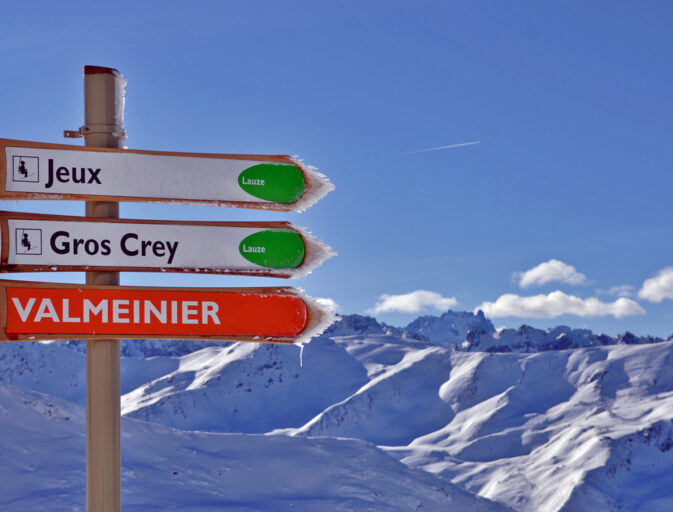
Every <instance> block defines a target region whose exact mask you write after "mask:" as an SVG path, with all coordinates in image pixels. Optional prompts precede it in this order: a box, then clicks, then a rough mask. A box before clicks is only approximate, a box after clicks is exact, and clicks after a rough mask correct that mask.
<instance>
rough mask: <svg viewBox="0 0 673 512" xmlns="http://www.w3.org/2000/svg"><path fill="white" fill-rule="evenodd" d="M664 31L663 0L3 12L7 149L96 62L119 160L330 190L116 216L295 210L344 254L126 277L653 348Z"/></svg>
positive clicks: (661, 219) (669, 243) (44, 123)
mask: <svg viewBox="0 0 673 512" xmlns="http://www.w3.org/2000/svg"><path fill="white" fill-rule="evenodd" d="M92 4H94V5H92ZM671 34H673V5H672V4H670V3H669V2H665V1H651V2H642V3H636V2H622V1H612V2H607V1H600V2H599V1H595V2H593V1H592V2H585V1H574V2H563V3H560V2H559V3H552V2H538V1H521V2H497V1H489V2H485V1H470V2H458V1H430V0H415V1H411V0H409V1H388V2H385V3H384V2H379V1H369V0H361V1H288V2H271V1H218V2H215V1H212V2H193V3H186V2H172V1H162V2H129V1H118V2H115V3H114V9H113V10H110V9H106V8H104V6H103V3H102V2H101V3H94V2H67V3H58V4H55V3H53V2H41V1H39V2H30V3H19V2H11V3H10V2H5V3H3V4H2V7H0V48H2V55H3V59H4V70H5V73H4V80H3V84H2V92H3V94H2V98H3V100H2V108H0V111H1V112H2V113H3V115H2V116H1V118H0V126H1V127H2V129H1V130H0V137H5V138H15V139H24V140H36V141H44V142H66V141H64V140H63V138H62V135H61V134H62V131H63V130H64V129H77V128H78V127H79V126H81V124H82V123H83V119H82V117H83V111H82V110H83V109H82V101H83V100H82V75H81V72H82V66H83V65H85V64H89V65H100V66H110V67H115V68H117V69H119V70H120V71H121V72H122V74H123V75H124V76H125V77H126V78H127V80H128V86H127V95H126V105H127V108H126V129H127V132H128V140H127V145H128V147H130V148H135V149H151V150H170V151H188V152H214V153H269V154H277V153H283V154H290V155H299V156H301V157H302V158H303V159H304V160H305V161H306V162H307V163H309V164H311V165H315V166H317V167H318V168H319V169H320V170H321V171H322V172H324V173H325V174H326V175H327V176H328V177H329V178H330V179H331V180H332V181H333V183H334V184H335V185H336V190H335V191H334V192H332V193H331V194H329V195H328V196H327V197H326V198H325V199H323V200H322V201H320V202H319V203H318V204H317V205H315V206H313V207H312V208H310V209H309V210H308V211H306V212H304V213H301V214H283V213H268V212H262V213H260V212H250V211H239V210H233V209H218V208H209V207H191V206H166V205H144V204H128V203H125V204H122V207H121V215H122V216H123V217H127V218H173V219H194V220H248V219H249V220H258V219H266V220H289V221H291V222H293V223H295V224H297V225H299V226H303V227H306V228H308V229H309V230H310V231H311V232H312V233H313V234H314V235H315V236H317V237H318V238H320V239H321V240H323V241H325V242H327V243H329V244H330V245H332V246H333V247H334V249H335V250H337V251H338V252H339V256H338V257H336V258H334V259H332V260H329V261H328V262H326V263H325V264H324V265H323V266H322V267H321V268H319V269H317V270H316V271H314V273H313V274H312V275H311V276H309V277H306V278H303V279H301V280H293V281H292V282H287V281H281V280H272V279H262V278H237V277H227V276H175V275H165V274H159V275H153V274H131V273H126V274H123V276H122V282H123V283H124V284H147V285H167V286H169V285H185V286H190V285H191V286H264V285H276V284H284V285H288V284H289V285H293V286H298V287H302V288H304V289H305V290H306V291H307V292H308V293H309V294H311V295H313V296H316V297H330V298H332V299H333V300H334V301H335V302H336V303H337V304H338V305H339V312H341V313H366V312H370V313H371V312H376V316H377V318H379V319H380V320H383V321H386V322H388V323H392V324H394V325H404V324H406V323H407V322H409V321H411V320H412V319H413V318H415V317H416V316H417V315H418V314H439V313H441V312H442V310H445V309H446V308H448V307H452V308H454V309H458V310H473V309H474V308H476V307H479V306H482V307H484V308H486V310H487V315H488V314H489V312H490V316H491V318H492V320H493V322H494V324H495V325H496V326H502V325H505V326H518V325H520V324H522V323H528V324H532V325H535V326H538V327H548V326H552V325H557V324H567V325H572V326H577V327H581V326H586V327H590V328H592V329H595V330H598V331H602V332H607V333H612V334H613V333H618V332H624V331H625V330H631V331H633V332H636V333H638V334H654V335H661V336H668V335H670V334H671V333H673V314H671V307H672V305H673V271H671V272H669V271H667V270H666V269H667V268H669V267H670V266H673V237H672V235H673V229H672V227H673V220H672V219H671V211H672V210H673V208H672V207H671V190H672V185H673V178H672V173H671V171H672V170H673V169H672V165H671V163H672V162H673V144H671V141H672V140H673V137H672V136H673V87H671V83H673V80H672V79H673V67H671V65H670V63H671V62H672V59H673V37H672V36H671ZM467 142H478V144H471V145H465V146H458V147H453V148H446V149H437V150H432V151H419V150H424V149H428V148H437V147H443V146H451V145H457V144H463V143H467ZM3 207H4V208H5V209H20V210H24V211H39V212H48V213H64V214H65V213H67V214H82V213H83V205H82V204H80V203H65V202H59V203H56V202H21V203H19V204H16V205H15V204H7V205H5V206H3ZM540 265H542V266H540ZM528 271H531V272H530V273H527V272H528ZM24 277H27V276H24ZM30 277H31V279H33V278H34V279H43V280H49V279H56V278H58V277H59V276H55V275H54V274H48V275H39V276H38V275H31V276H30ZM60 278H61V279H62V280H74V279H77V280H81V279H82V277H81V276H80V275H70V274H68V275H62V276H60ZM524 278H525V279H524ZM522 279H524V281H523V283H522ZM648 279H649V280H650V281H648V285H647V286H645V287H644V283H645V282H646V280H648ZM522 284H527V286H522ZM615 287H619V288H615ZM421 291H423V293H420V292H421ZM414 292H416V293H414ZM620 294H621V295H622V297H619V295H620ZM383 295H386V296H388V298H385V297H383V298H382V296H383Z"/></svg>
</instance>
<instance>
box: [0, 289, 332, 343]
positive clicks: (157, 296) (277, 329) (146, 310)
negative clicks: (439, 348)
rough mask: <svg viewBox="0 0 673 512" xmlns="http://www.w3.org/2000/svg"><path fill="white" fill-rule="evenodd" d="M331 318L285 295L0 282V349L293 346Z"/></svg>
mask: <svg viewBox="0 0 673 512" xmlns="http://www.w3.org/2000/svg"><path fill="white" fill-rule="evenodd" d="M332 317H333V315H332V314H331V313H330V312H329V311H327V310H325V309H323V308H322V307H321V306H320V305H318V304H317V303H316V302H315V301H313V300H312V299H310V298H309V297H306V296H305V295H303V294H302V293H301V292H299V291H297V290H294V289H292V288H189V289H187V288H155V287H136V286H89V285H72V284H68V285H64V284H56V283H35V282H21V281H0V341H23V340H51V339H73V338H75V339H105V338H109V337H110V336H114V337H115V338H127V339H137V338H153V339H171V340H175V339H211V340H222V341H255V342H272V343H297V342H302V341H307V340H308V339H310V338H311V336H314V335H316V334H318V333H320V332H321V331H322V329H324V328H325V327H326V326H327V325H329V324H330V323H331V322H332Z"/></svg>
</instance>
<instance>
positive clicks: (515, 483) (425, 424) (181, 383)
mask: <svg viewBox="0 0 673 512" xmlns="http://www.w3.org/2000/svg"><path fill="white" fill-rule="evenodd" d="M486 322H488V320H486V319H482V317H481V316H480V315H478V314H477V315H473V314H472V313H463V314H457V313H455V312H449V313H447V314H445V315H442V316H441V317H422V318H421V319H419V320H418V321H417V322H412V323H411V324H409V326H407V327H406V328H404V329H397V328H394V327H390V326H387V325H385V324H380V323H379V322H377V321H376V320H375V319H374V318H371V317H362V316H358V315H350V316H345V317H344V318H343V319H342V320H341V321H340V322H337V323H335V324H334V325H333V326H332V327H330V329H328V331H327V332H326V333H325V334H324V335H323V336H322V337H320V338H318V339H315V340H314V341H313V342H312V343H310V344H309V345H307V346H306V348H305V350H304V353H303V365H302V364H301V360H300V353H299V349H298V348H297V347H293V346H277V345H264V344H222V343H216V344H190V343H188V344H182V343H175V344H173V343H171V342H161V344H156V343H154V342H151V343H147V344H145V342H142V341H138V342H133V344H130V345H128V346H127V348H126V349H125V354H126V355H127V357H124V358H123V359H122V375H123V379H122V388H123V393H124V396H123V411H124V413H125V414H126V417H127V418H139V419H144V420H147V421H151V422H155V423H161V424H162V425H164V427H174V428H180V429H184V430H201V431H204V432H203V433H195V432H182V433H180V432H177V431H171V430H168V429H165V428H164V427H159V426H157V425H154V426H152V425H149V424H142V423H138V422H135V421H129V422H128V423H125V425H127V424H128V425H143V428H147V429H150V430H152V432H154V434H152V435H153V436H155V437H156V438H157V439H163V442H165V443H166V445H167V446H175V450H178V451H179V450H180V448H179V447H178V443H181V442H185V443H187V445H190V443H191V444H194V445H198V448H197V449H196V451H197V453H200V450H201V448H202V447H203V449H204V451H207V449H206V448H205V444H204V445H201V444H199V443H201V442H203V443H206V441H200V440H201V437H200V436H202V435H203V436H205V437H204V439H211V437H208V436H214V434H212V432H244V433H248V434H252V433H273V434H275V435H269V436H265V437H259V436H253V437H251V438H250V439H283V440H285V441H287V442H288V443H293V442H297V443H300V444H298V445H297V446H301V447H306V446H309V445H310V446H313V445H311V444H310V443H313V442H314V441H316V442H317V439H316V438H315V437H314V436H327V437H328V438H352V439H360V440H363V441H365V442H369V443H373V444H376V445H380V446H381V447H383V449H384V451H385V453H387V454H388V455H390V456H392V457H394V458H396V459H398V460H399V461H402V462H403V463H404V464H406V465H407V466H411V467H414V468H418V469H422V470H425V471H427V472H429V473H434V474H436V475H438V476H440V477H441V478H443V479H445V481H450V482H451V483H453V484H455V485H458V486H460V487H461V488H463V489H464V490H465V491H468V492H470V493H474V494H478V495H480V496H483V497H485V498H489V499H492V500H496V501H498V502H500V503H502V504H504V505H506V506H509V507H511V508H512V509H514V510H521V511H549V512H552V511H554V512H555V511H570V510H572V511H584V510H638V508H637V506H636V505H635V504H640V505H638V506H640V507H641V508H640V510H655V511H656V510H673V491H669V489H673V486H669V485H668V483H669V481H670V478H669V476H668V474H669V473H671V469H672V468H671V467H670V466H671V465H672V464H673V463H672V462H671V460H673V455H671V454H673V450H670V446H669V444H670V445H673V432H672V431H671V422H672V421H673V341H666V342H663V341H661V340H659V339H654V338H648V337H638V336H635V335H632V334H630V333H626V334H624V335H621V336H615V337H610V336H603V335H598V334H594V333H592V332H591V331H588V330H583V329H572V328H570V327H564V326H559V327H555V328H551V329H547V330H541V329H534V328H531V327H528V326H522V327H520V328H518V329H504V330H497V331H496V330H494V329H492V326H491V327H490V328H489V327H488V324H486ZM489 324H490V322H489ZM442 325H444V327H442ZM480 325H481V326H480ZM447 326H452V327H450V328H451V329H455V330H456V331H457V332H458V334H457V335H456V334H455V333H454V332H453V331H450V334H449V335H447V336H448V337H447V336H442V334H441V331H442V329H444V328H446V327H447ZM462 333H466V334H465V338H466V341H464V342H460V341H456V340H457V338H459V337H460V336H462ZM447 340H448V341H447ZM81 350H82V346H81V344H77V343H62V342H59V343H52V344H39V343H25V344H18V343H16V344H15V343H12V344H4V345H3V346H2V347H0V382H4V383H7V384H12V385H15V386H20V387H21V388H22V389H25V390H34V391H38V392H43V393H49V394H50V395H52V396H51V397H49V398H48V399H49V400H56V398H55V397H59V398H64V399H67V400H70V401H72V402H75V403H78V404H82V403H83V389H82V388H83V385H84V357H83V354H82V352H81ZM3 406H4V405H3V403H2V402H1V401H0V407H3ZM17 407H19V405H17ZM22 407H28V408H29V407H30V405H28V404H27V403H26V404H23V406H22ZM64 407H65V405H64ZM68 407H74V406H72V404H70V405H68ZM1 410H2V409H0V414H2V412H1ZM74 410H79V409H77V408H76V407H75V409H74ZM64 414H65V413H64ZM68 414H70V413H68ZM72 414H73V415H74V412H73V413H72ZM31 421H33V420H31ZM64 424H65V423H64ZM7 428H8V429H10V431H11V429H12V428H17V429H18V428H19V427H18V426H11V425H10V426H9V427H7ZM129 428H131V427H129ZM133 428H135V427H133ZM138 428H140V427H138ZM0 430H2V428H0ZM66 430H67V429H66ZM66 430H64V431H63V434H62V438H63V439H69V438H68V435H69V434H67V432H66ZM163 432H172V433H174V434H175V435H176V436H178V437H176V438H170V439H174V440H173V441H171V440H169V439H168V438H165V439H164V438H162V437H161V436H162V435H163V434H160V433H163ZM209 432H210V433H209ZM8 435H14V434H11V432H10V433H9V434H8ZM36 435H37V434H36ZM40 435H41V434H40ZM148 435H149V434H148ZM166 435H168V434H166ZM183 435H184V436H186V437H180V436H183ZM190 436H191V437H190ZM288 436H289V438H288ZM15 437H16V438H19V437H20V435H19V434H16V435H15ZM141 437H142V436H141ZM224 438H227V436H224ZM195 439H198V440H199V441H195ZM212 439H220V437H218V436H215V437H213V438H212ZM241 439H248V437H245V436H242V437H241ZM288 439H289V440H288ZM325 439H326V438H323V441H324V440H325ZM285 441H283V442H285ZM68 442H69V441H68ZM73 442H74V441H73ZM145 442H149V441H145ZM240 442H241V443H243V444H242V446H244V447H248V448H249V449H250V450H253V448H252V446H253V443H252V442H251V443H250V444H246V441H242V440H241V441H240ZM255 442H256V441H255ZM277 442H278V443H281V441H277ZM325 442H326V441H325ZM330 442H331V441H330ZM335 442H336V441H335ZM341 442H345V441H341ZM349 442H350V441H349ZM171 443H174V444H171ZM301 443H309V445H305V444H301ZM66 444H67V443H66ZM360 444H361V445H362V446H366V447H368V449H373V448H372V447H371V445H369V444H366V443H365V444H362V443H360ZM64 446H65V445H64ZM278 446H281V445H278ZM282 446H284V447H285V448H288V449H292V450H295V449H298V448H295V445H292V444H288V445H282ZM339 446H346V445H339ZM348 446H351V445H348ZM358 446H359V445H358ZM290 447H291V448H290ZM285 448H283V449H285ZM0 449H2V447H1V446H0ZM64 449H65V448H64ZM139 449H140V447H139ZM302 449H303V448H302ZM342 449H343V450H345V451H346V452H347V451H348V450H350V448H339V450H342ZM73 450H74V448H73ZM278 450H279V453H280V448H278ZM299 450H300V451H301V449H299ZM307 450H308V448H307ZM309 451H310V450H309ZM10 452H11V450H10ZM215 452H216V453H220V452H217V450H215ZM11 453H13V455H12V456H11V460H14V458H15V457H17V456H18V452H16V453H14V452H11ZM73 453H74V452H73ZM376 453H378V454H379V455H377V456H380V454H381V452H379V451H377V452H376ZM147 455H148V457H150V455H151V454H149V453H148V454H147ZM286 455H287V454H286ZM351 455H352V454H351ZM330 456H332V455H330ZM352 456H353V457H355V455H352ZM0 457H1V455H0ZM162 457H164V456H163V455H162ZM367 457H368V456H367ZM6 460H8V461H10V462H9V463H12V464H13V462H11V460H10V459H6ZM162 460H163V463H164V464H165V463H167V459H166V458H165V457H164V458H163V459H162ZM376 460H378V459H376ZM393 462H395V461H393ZM268 463H269V462H268V461H267V464H268ZM366 463H367V464H370V463H371V464H374V463H376V464H379V465H380V464H382V463H381V462H380V461H378V462H376V461H375V460H374V459H371V460H370V459H366ZM142 464H146V461H145V462H142ZM142 464H141V465H142ZM158 464H159V463H158V462H157V465H158ZM344 464H346V462H344ZM384 466H385V465H384ZM187 467H188V464H187V462H185V468H187ZM348 467H351V466H348ZM395 467H397V466H395ZM211 469H212V468H210V469H208V470H211ZM0 471H1V467H0ZM19 471H20V470H19ZM23 471H26V470H25V469H24V470H23ZM67 471H73V472H76V471H77V470H76V469H67ZM67 471H66V472H67ZM133 471H136V470H135V469H134V470H133ZM183 471H186V469H183ZM203 471H204V472H203V473H201V474H200V476H199V478H204V479H206V480H207V479H208V478H207V476H206V471H207V470H206V469H204V470H203ZM316 471H318V470H316ZM390 471H393V473H394V471H396V470H394V469H392V467H391V469H390ZM178 472H179V474H180V475H182V471H179V470H178ZM147 474H149V473H147ZM157 474H163V473H161V471H160V472H159V473H157ZM26 475H28V476H29V475H30V473H29V472H28V473H26ZM171 475H172V473H171ZM28 476H27V477H26V478H28ZM131 476H132V473H128V474H127V476H126V477H125V478H127V481H126V482H125V485H129V486H132V485H134V484H133V478H131ZM157 478H158V477H157ZM376 478H377V479H378V478H379V477H376ZM377 481H378V480H377ZM433 481H436V480H433ZM656 482H660V483H661V485H656ZM211 483H212V482H211ZM671 483H673V482H671ZM54 485H55V486H56V487H58V485H57V484H54ZM153 485H154V484H153ZM156 485H157V486H159V488H161V485H160V484H159V483H157V484H156ZM190 485H191V484H190ZM212 485H215V483H212ZM325 485H326V484H325ZM367 485H369V484H367ZM368 488H369V487H368ZM0 490H2V489H0ZM208 492H210V491H208ZM302 492H303V491H302ZM377 492H378V491H377ZM322 497H323V498H324V497H325V496H322ZM26 499H28V498H26ZM265 503H267V504H268V503H271V501H268V502H265ZM330 503H332V502H330ZM334 503H335V502H334ZM334 503H332V505H330V506H335V507H336V506H342V505H343V504H339V505H336V504H334ZM242 506H243V507H244V508H241V510H248V509H247V508H245V507H249V506H251V505H250V504H249V503H248V502H246V504H245V505H242ZM279 506H280V505H279ZM343 506H346V505H343ZM359 506H360V505H358V506H355V505H353V507H354V508H352V510H368V508H367V507H370V508H371V509H373V510H380V509H382V510H385V508H377V506H375V505H372V504H371V502H368V501H367V502H363V503H362V507H364V508H359ZM427 506H428V505H427V504H426V507H427ZM318 508H319V507H317V508H315V509H318ZM38 509H39V508H38ZM215 509H217V508H215ZM0 510H4V508H3V507H2V503H1V502H0ZM31 510H33V509H31ZM250 510H254V506H253V508H251V509H250ZM273 510H282V508H279V509H273ZM335 510H339V508H335ZM344 510H351V509H349V508H345V509H344ZM468 510H469V509H468Z"/></svg>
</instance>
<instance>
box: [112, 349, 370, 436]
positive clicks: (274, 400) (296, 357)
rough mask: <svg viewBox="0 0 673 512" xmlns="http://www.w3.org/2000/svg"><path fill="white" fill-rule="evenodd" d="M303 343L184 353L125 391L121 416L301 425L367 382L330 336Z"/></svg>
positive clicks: (243, 426)
mask: <svg viewBox="0 0 673 512" xmlns="http://www.w3.org/2000/svg"><path fill="white" fill-rule="evenodd" d="M302 358H303V365H302V359H300V352H299V349H298V348H297V347H294V346H284V345H270V344H256V343H237V344H224V345H221V346H218V347H209V348H205V349H202V350H198V351H196V352H193V353H191V354H187V355H185V356H182V357H180V358H178V365H177V367H176V368H175V369H174V370H172V371H169V372H167V373H165V374H164V375H162V376H160V377H158V378H156V379H154V380H150V381H149V382H146V383H145V384H143V385H141V386H138V387H137V388H136V389H134V390H133V391H131V392H129V393H127V394H125V395H124V396H123V397H122V414H124V415H126V416H129V417H133V418H138V419H142V420H146V421H153V422H157V423H161V424H164V425H167V426H171V427H177V428H183V429H186V430H206V431H212V432H248V433H264V432H268V431H271V430H274V429H279V428H286V427H297V426H300V425H302V424H303V423H305V422H306V421H308V420H309V419H311V418H312V417H313V416H314V415H315V414H317V413H318V412H320V411H322V410H323V409H324V408H326V407H328V406H329V405H331V404H332V403H334V402H335V401H339V400H342V399H343V398H344V397H346V396H349V395H351V394H352V393H354V392H355V391H356V390H357V389H358V388H360V387H361V386H362V385H364V384H365V383H366V382H367V374H366V371H365V368H364V367H363V366H362V365H361V364H360V363H358V361H357V360H355V359H354V358H352V357H351V356H350V355H349V354H348V353H347V352H346V351H345V350H344V349H343V348H341V347H340V346H338V345H337V344H335V343H334V342H333V341H331V340H328V339H325V340H321V342H320V343H311V344H309V345H307V346H306V347H305V349H304V351H303V355H302Z"/></svg>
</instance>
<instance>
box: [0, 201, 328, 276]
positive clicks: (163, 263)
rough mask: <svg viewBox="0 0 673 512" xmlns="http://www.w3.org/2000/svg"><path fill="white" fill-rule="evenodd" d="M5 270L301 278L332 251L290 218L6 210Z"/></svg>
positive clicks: (1, 216) (1, 223)
mask: <svg viewBox="0 0 673 512" xmlns="http://www.w3.org/2000/svg"><path fill="white" fill-rule="evenodd" d="M0 238H1V240H2V243H1V244H0V247H1V251H0V272H21V271H24V272H25V271H52V270H54V271H58V270H64V271H72V270H78V271H87V270H102V271H105V270H114V271H120V270H121V271H164V272H201V273H217V274H240V275H258V276H271V277H301V276H304V275H306V274H308V273H309V272H311V271H312V270H313V269H314V268H316V267H317V266H318V265H320V264H321V263H322V262H323V261H325V260H326V259H327V258H329V257H330V256H332V255H333V254H334V253H333V252H332V250H331V249H330V248H329V247H328V246H327V245H325V244H323V243H321V242H319V241H317V240H316V239H315V238H313V237H312V236H311V235H309V234H308V233H306V232H305V231H303V230H301V229H299V228H297V227H294V226H292V224H289V223H287V222H171V221H139V220H122V219H115V220H111V219H91V218H83V217H67V216H57V215H37V214H29V213H13V212H0Z"/></svg>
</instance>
